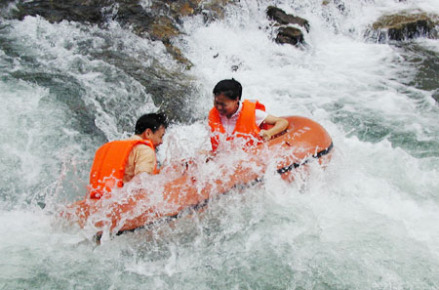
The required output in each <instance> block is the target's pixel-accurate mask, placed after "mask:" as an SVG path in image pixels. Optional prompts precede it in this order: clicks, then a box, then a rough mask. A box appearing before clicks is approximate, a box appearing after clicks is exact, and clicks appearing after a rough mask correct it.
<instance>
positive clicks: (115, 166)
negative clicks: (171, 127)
mask: <svg viewBox="0 0 439 290" xmlns="http://www.w3.org/2000/svg"><path fill="white" fill-rule="evenodd" d="M167 126H168V122H167V118H166V116H165V115H164V114H161V113H152V114H146V115H143V116H141V117H140V118H139V119H138V120H137V122H136V127H135V135H133V136H132V137H131V138H129V139H127V140H118V141H112V142H108V143H106V144H104V145H102V146H101V147H100V148H99V149H98V150H97V151H96V155H95V158H94V161H93V165H92V169H91V171H90V187H89V195H90V198H94V199H99V198H101V197H102V196H103V195H104V194H105V193H106V192H110V191H111V189H112V188H113V187H114V186H117V187H122V186H123V184H124V183H125V182H128V181H130V180H131V179H133V177H134V176H136V175H138V174H140V173H143V172H146V173H149V174H157V173H158V172H159V170H158V169H157V160H156V154H155V149H156V147H158V146H160V145H161V144H162V142H163V135H164V134H165V131H166V128H167Z"/></svg>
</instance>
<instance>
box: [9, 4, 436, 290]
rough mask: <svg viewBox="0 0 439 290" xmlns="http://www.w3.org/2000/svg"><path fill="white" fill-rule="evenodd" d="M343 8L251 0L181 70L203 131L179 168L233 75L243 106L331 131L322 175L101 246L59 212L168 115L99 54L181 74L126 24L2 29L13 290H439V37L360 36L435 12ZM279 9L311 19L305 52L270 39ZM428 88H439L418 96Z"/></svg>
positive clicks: (206, 37) (246, 193)
mask: <svg viewBox="0 0 439 290" xmlns="http://www.w3.org/2000/svg"><path fill="white" fill-rule="evenodd" d="M147 2H148V1H145V4H144V6H145V7H147V6H148V3H147ZM335 2H337V1H335ZM346 2H349V3H345V4H344V8H343V9H340V8H337V5H334V4H333V2H330V3H329V4H328V5H326V6H322V5H321V1H315V0H306V1H262V0H258V1H250V0H248V1H239V2H237V3H236V4H234V5H230V6H229V7H228V9H227V13H226V17H225V19H224V20H218V21H215V22H212V23H210V24H208V25H206V24H204V23H203V20H202V18H201V17H199V18H197V17H196V18H191V19H187V20H185V22H184V24H183V29H184V32H185V33H184V35H183V36H181V37H180V38H178V39H175V40H174V42H175V44H176V45H177V46H178V47H180V48H181V49H182V52H183V53H184V55H185V56H186V57H187V58H188V59H189V60H190V61H191V62H192V63H193V64H194V65H193V67H192V68H191V70H190V71H189V72H185V73H189V74H190V75H191V76H192V79H193V82H194V83H195V85H196V86H197V87H198V88H199V91H200V95H199V96H198V98H197V102H196V103H194V104H193V106H194V108H196V109H197V110H196V112H198V114H199V115H198V116H196V117H197V118H199V119H200V118H201V119H202V120H201V121H197V122H195V123H193V124H187V125H178V124H176V125H173V126H171V128H169V130H168V133H167V135H166V139H165V143H164V144H163V146H162V148H161V150H160V152H159V156H160V157H161V159H162V160H163V159H165V160H169V159H171V158H178V157H181V156H184V157H186V156H191V155H194V154H196V152H198V151H199V150H201V149H206V148H207V147H208V142H209V140H208V134H207V131H206V130H207V128H206V126H205V124H204V123H203V121H204V120H203V117H205V116H207V113H208V110H209V109H210V107H211V106H212V95H211V92H212V89H213V86H214V85H215V84H216V83H217V82H218V81H219V80H221V79H225V78H231V77H233V78H235V79H237V80H239V81H240V82H241V83H242V85H243V88H244V90H243V97H244V98H249V99H259V100H260V101H261V102H262V103H264V104H265V105H266V107H267V110H268V112H269V113H271V114H273V115H278V116H281V115H301V116H305V117H309V118H311V119H313V120H315V121H317V122H319V123H320V124H321V125H323V126H324V127H325V128H326V130H327V131H328V132H329V134H330V135H331V136H332V138H333V141H334V146H335V147H334V150H335V151H334V155H333V158H332V161H331V163H330V165H329V167H328V168H327V169H326V170H324V171H323V170H321V169H320V168H318V167H317V166H311V170H310V171H311V172H310V175H309V176H308V177H304V176H302V175H301V172H300V171H299V172H298V173H297V175H298V178H297V180H296V182H294V183H293V184H287V183H284V182H283V181H281V180H280V178H279V177H278V176H272V175H270V176H267V177H266V178H265V182H264V183H260V184H257V185H253V186H251V187H249V188H245V189H240V190H236V191H232V192H230V193H229V194H227V195H224V196H221V197H218V198H215V199H213V200H212V201H211V202H210V203H209V205H208V207H207V208H206V209H205V210H204V211H202V212H200V213H193V214H191V215H189V216H185V217H182V218H181V219H176V220H174V221H172V222H169V223H168V222H164V223H159V224H157V225H154V226H151V227H150V228H148V229H143V230H139V231H135V232H130V233H126V234H123V235H120V236H115V237H113V238H108V239H104V240H103V242H102V244H101V245H100V246H96V245H95V243H94V242H93V241H92V239H91V236H90V234H89V233H88V232H87V231H84V230H81V229H79V228H78V227H74V226H72V227H68V226H66V225H65V224H62V223H60V222H59V221H58V218H57V215H56V210H57V209H58V208H60V207H61V206H62V205H65V204H67V203H70V202H72V201H74V200H79V199H81V198H83V196H84V188H85V186H86V184H87V179H88V170H89V168H90V165H91V162H92V159H93V155H94V151H95V150H96V148H97V147H98V146H100V145H101V144H102V143H103V142H105V141H106V140H114V139H117V138H123V137H125V136H127V135H129V134H130V133H131V132H130V131H129V128H130V127H129V126H128V129H127V128H126V127H127V126H126V123H129V124H130V125H132V124H133V123H134V122H135V120H136V119H137V117H138V116H140V115H141V114H143V113H146V112H149V111H153V110H156V109H157V108H156V106H154V104H153V102H152V99H151V97H150V95H149V94H148V92H147V91H145V90H144V89H143V88H142V86H141V85H140V84H139V83H138V82H136V81H135V80H133V79H132V78H130V77H129V76H127V75H125V74H123V72H121V71H119V70H118V69H116V68H115V67H114V66H113V65H111V64H108V63H105V62H103V61H102V60H100V59H97V58H93V55H96V54H99V53H101V52H102V51H104V50H105V49H115V47H116V46H117V47H118V49H120V50H121V51H122V52H124V53H130V54H134V55H138V56H139V58H141V57H142V56H143V55H149V56H151V57H153V58H154V59H159V60H160V64H161V65H163V66H166V67H167V68H168V69H170V70H174V71H176V72H178V71H179V69H180V67H179V65H178V64H177V63H176V62H175V61H174V60H173V59H172V58H171V57H170V56H167V55H166V53H165V48H164V46H163V45H162V44H159V43H155V42H151V41H147V40H144V39H141V38H139V37H137V36H135V35H134V34H132V33H130V32H128V31H126V30H123V29H121V28H120V27H118V26H117V25H114V27H112V28H111V29H110V31H103V30H100V29H99V28H97V27H86V26H84V25H81V24H77V23H67V22H62V23H59V24H50V23H48V22H47V21H45V20H44V19H42V18H40V17H27V18H25V19H24V20H23V21H16V20H4V21H3V22H2V23H1V29H0V33H1V37H2V41H3V43H2V46H1V50H0V74H1V78H0V100H1V102H2V106H0V112H1V114H0V118H1V122H0V124H1V125H0V126H1V127H0V128H1V132H2V134H1V136H0V138H1V143H0V158H1V164H0V168H1V169H2V170H1V171H2V172H3V174H2V177H1V185H0V231H1V232H2V235H1V237H0V256H1V259H0V288H1V289H438V288H439V275H438V273H439V223H438V221H439V118H438V116H439V107H438V104H437V103H436V102H435V100H434V99H433V97H432V94H433V93H434V90H435V89H438V88H439V79H438V75H439V72H437V71H436V74H433V75H432V74H431V73H430V74H420V73H419V72H420V71H422V69H423V65H425V60H426V59H427V60H428V57H429V56H431V55H433V56H436V57H438V56H439V41H438V40H431V39H425V38H419V39H417V40H414V41H411V42H409V43H406V45H407V47H408V48H407V47H404V46H398V45H395V44H387V43H376V42H374V41H371V40H368V39H365V37H364V36H365V35H366V31H367V28H368V25H370V24H371V23H373V22H374V21H375V20H376V19H377V18H378V17H379V16H381V15H382V14H385V13H392V12H397V11H400V10H402V9H422V10H424V11H428V12H431V13H436V14H439V4H438V2H437V0H419V1H415V0H407V1H401V2H399V1H393V0H375V1H366V0H353V1H346ZM268 5H277V6H278V7H279V8H282V9H283V10H285V11H286V12H287V13H292V14H295V15H298V16H301V17H303V18H306V19H308V21H309V22H310V26H311V30H310V32H309V33H307V34H305V40H306V42H307V44H306V46H304V47H303V48H299V49H298V48H295V47H293V46H290V45H278V44H276V43H275V42H274V41H273V38H274V37H275V27H273V26H272V23H271V22H270V21H269V20H268V19H267V17H266V13H265V10H266V8H267V6H268ZM107 37H110V38H111V39H112V40H113V41H114V42H113V43H111V44H108V43H106V42H105V39H106V38H107ZM109 46H110V48H109ZM155 64H156V62H155V61H152V60H151V62H146V61H145V62H144V63H142V65H143V66H144V67H145V68H147V67H150V66H154V65H155ZM24 75H26V76H29V75H32V77H23V76H24ZM37 79H38V81H36V80H37ZM425 79H432V80H433V82H432V83H433V84H436V87H431V88H426V87H421V86H419V85H418V84H419V83H421V82H422V81H423V80H425ZM44 82H46V83H45V84H46V85H44V86H43V85H42V83H44ZM133 96H135V97H133ZM71 99H75V100H76V101H70V100H71ZM90 108H92V109H90ZM86 109H87V110H86ZM84 111H86V112H88V113H87V114H84V113H83V112H84ZM124 122H125V123H124ZM121 123H124V124H125V125H121ZM93 128H98V129H93ZM96 132H98V133H96Z"/></svg>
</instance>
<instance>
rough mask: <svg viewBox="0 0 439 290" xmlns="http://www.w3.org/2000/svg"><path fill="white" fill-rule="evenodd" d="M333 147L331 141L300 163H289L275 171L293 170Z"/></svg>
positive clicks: (281, 172)
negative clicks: (327, 145) (324, 147)
mask: <svg viewBox="0 0 439 290" xmlns="http://www.w3.org/2000/svg"><path fill="white" fill-rule="evenodd" d="M333 147H334V143H332V142H331V145H329V147H328V148H326V149H324V150H322V151H320V152H318V153H317V154H314V155H312V156H311V157H310V158H307V159H305V160H303V161H302V162H300V163H293V164H291V165H288V166H285V167H282V168H280V169H278V170H277V173H279V174H284V173H287V172H289V171H291V170H293V169H295V168H297V167H299V166H301V165H304V164H306V163H308V162H309V161H311V160H313V158H315V159H318V158H320V157H322V156H324V155H326V154H328V153H329V152H330V151H331V150H332V148H333Z"/></svg>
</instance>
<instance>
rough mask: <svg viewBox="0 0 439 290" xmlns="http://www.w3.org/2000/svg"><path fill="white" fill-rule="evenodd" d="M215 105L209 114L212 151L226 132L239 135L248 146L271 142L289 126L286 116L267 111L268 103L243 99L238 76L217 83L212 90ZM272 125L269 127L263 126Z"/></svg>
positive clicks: (231, 137) (232, 138) (230, 134)
mask: <svg viewBox="0 0 439 290" xmlns="http://www.w3.org/2000/svg"><path fill="white" fill-rule="evenodd" d="M213 95H214V107H213V108H212V109H211V110H210V113H209V126H210V130H211V139H210V140H211V143H212V151H213V152H215V151H216V150H217V148H218V146H219V144H220V142H221V140H223V139H224V138H221V135H224V134H225V135H226V140H228V141H230V140H234V139H235V138H236V137H238V138H243V139H244V140H245V144H244V149H245V147H247V146H252V145H256V144H259V143H262V141H268V140H270V139H271V137H273V136H274V135H276V134H279V133H280V132H282V131H284V130H285V129H287V128H288V121H287V120H286V119H283V118H280V117H276V116H273V115H270V114H268V113H266V112H265V106H264V105H263V104H261V103H259V102H258V101H250V100H244V101H243V102H241V95H242V86H241V84H240V83H239V82H238V81H236V80H235V79H230V80H229V79H226V80H222V81H220V82H219V83H218V84H216V86H215V88H214V89H213ZM265 124H267V125H273V127H271V128H270V129H268V130H265V129H261V127H262V128H263V126H264V125H265Z"/></svg>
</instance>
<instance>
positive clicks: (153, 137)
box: [145, 125, 166, 147]
mask: <svg viewBox="0 0 439 290" xmlns="http://www.w3.org/2000/svg"><path fill="white" fill-rule="evenodd" d="M145 133H146V137H147V138H148V139H149V140H150V141H151V142H152V144H153V145H154V147H158V146H160V145H161V144H162V143H163V136H164V135H165V133H166V129H165V127H164V126H163V125H162V126H160V127H159V128H158V129H157V131H155V132H152V130H151V129H146V131H145Z"/></svg>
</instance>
